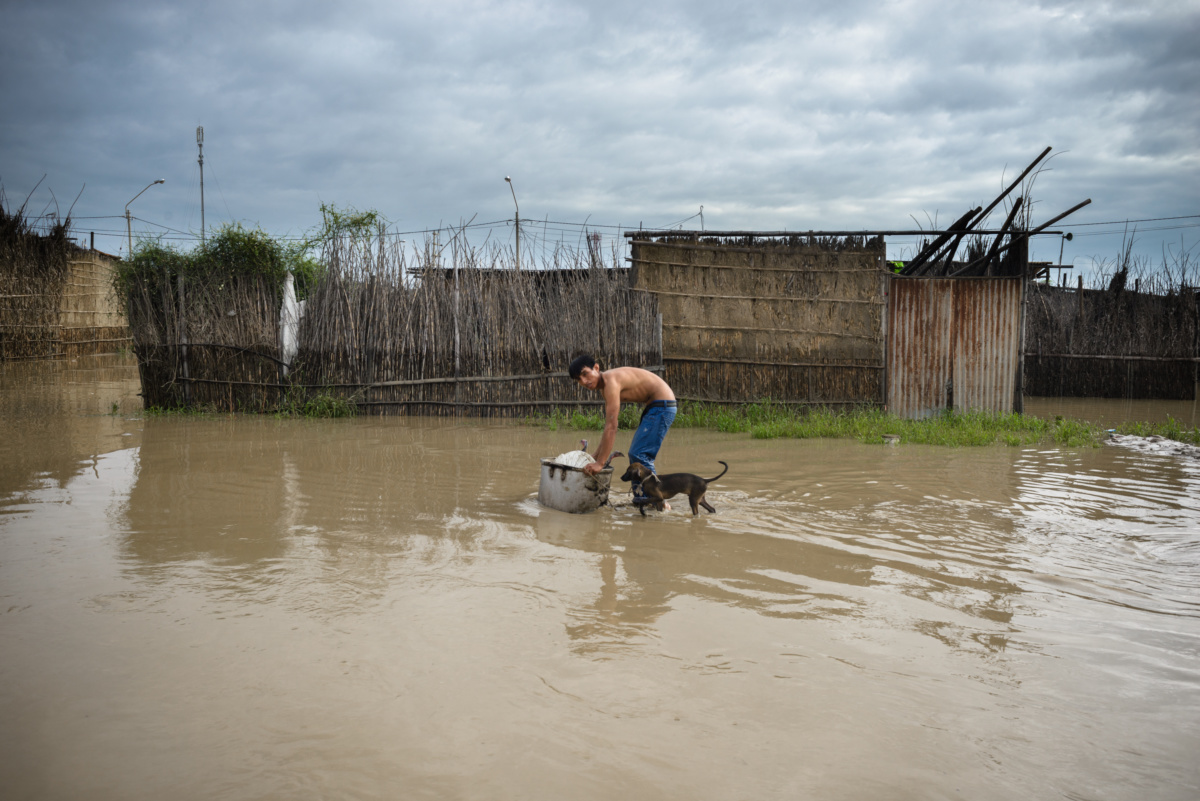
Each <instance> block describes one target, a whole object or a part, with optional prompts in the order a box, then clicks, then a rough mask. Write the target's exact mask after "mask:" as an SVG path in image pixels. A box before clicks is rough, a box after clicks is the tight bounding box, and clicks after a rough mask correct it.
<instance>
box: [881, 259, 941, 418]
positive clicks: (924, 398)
mask: <svg viewBox="0 0 1200 801" xmlns="http://www.w3.org/2000/svg"><path fill="white" fill-rule="evenodd" d="M953 288H954V281H953V280H952V279H938V278H892V279H891V280H890V282H889V286H888V312H887V315H888V317H887V318H888V334H887V396H888V397H887V406H888V409H889V410H890V411H891V412H893V413H894V414H897V415H899V416H900V417H904V418H908V419H921V418H925V417H931V416H933V415H935V414H937V413H938V412H940V411H941V410H943V409H945V408H946V406H947V405H948V404H949V400H950V398H949V393H948V391H947V390H948V387H947V384H948V383H949V381H950V378H951V361H950V354H951V340H950V335H951V323H952V320H953V303H952V301H953Z"/></svg>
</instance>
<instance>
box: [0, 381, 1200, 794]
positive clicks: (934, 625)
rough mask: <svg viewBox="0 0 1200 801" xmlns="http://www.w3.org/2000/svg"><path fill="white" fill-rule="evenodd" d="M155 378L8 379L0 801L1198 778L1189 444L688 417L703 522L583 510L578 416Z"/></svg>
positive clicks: (858, 789) (1048, 789)
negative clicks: (407, 410) (390, 405)
mask: <svg viewBox="0 0 1200 801" xmlns="http://www.w3.org/2000/svg"><path fill="white" fill-rule="evenodd" d="M136 393H137V382H136V371H135V370H134V369H133V368H132V367H131V366H129V364H128V363H104V362H101V361H93V362H87V363H82V362H81V363H80V364H79V365H77V366H74V367H63V366H49V367H30V366H18V367H11V366H10V367H0V413H2V415H3V418H2V419H3V427H4V428H3V436H2V438H0V439H2V444H0V643H2V652H0V787H3V788H4V791H3V793H0V795H2V796H3V797H4V798H6V799H7V798H22V799H23V798H35V799H41V798H63V799H68V798H69V799H75V798H88V799H160V798H164V797H182V798H214V797H221V798H235V799H237V798H246V799H268V798H281V799H282V798H287V799H291V798H314V797H327V798H421V797H428V798H454V799H460V798H461V799H496V798H530V799H563V798H572V799H575V798H579V799H593V798H595V799H601V798H604V799H607V798H622V799H624V798H646V799H664V798H668V799H710V798H711V799H735V798H746V799H760V798H788V799H793V798H822V799H841V798H845V799H859V798H887V799H891V798H913V799H928V798H969V799H981V798H982V799H992V798H994V799H1011V798H1071V799H1142V798H1156V799H1193V798H1196V797H1197V795H1198V794H1200V767H1198V766H1197V759H1196V754H1197V753H1198V752H1200V661H1198V660H1197V656H1198V653H1197V652H1198V650H1200V593H1198V590H1200V465H1198V464H1197V462H1195V461H1183V460H1180V459H1178V458H1163V457H1154V456H1148V455H1145V454H1141V453H1136V452H1128V451H1124V450H1122V449H1119V448H1116V447H1111V446H1110V447H1104V448H1100V449H1088V450H1058V449H1026V450H1018V449H1006V448H984V449H970V450H968V449H959V450H951V449H936V448H925V447H916V446H906V445H901V446H899V447H896V448H885V447H883V446H866V445H861V444H858V443H853V442H843V441H799V442H796V441H767V442H756V441H752V440H750V439H748V438H746V437H744V436H734V435H724V434H719V433H714V432H693V431H685V430H679V431H674V432H672V433H671V435H670V437H669V438H668V441H667V447H666V448H665V449H664V452H663V455H662V457H661V460H660V466H661V467H663V468H664V469H668V470H670V469H693V470H695V471H697V472H700V473H701V474H703V475H712V474H715V473H716V472H718V470H719V469H720V468H719V466H718V465H717V464H716V460H717V459H724V460H726V461H728V462H729V464H730V471H729V474H728V475H727V476H726V478H724V479H722V481H721V482H720V483H719V484H717V485H715V487H714V489H713V490H712V491H711V492H710V494H709V498H710V500H711V501H712V503H713V504H714V505H715V506H716V507H717V510H718V513H717V514H716V515H712V516H707V515H706V516H703V517H701V518H699V519H696V520H693V519H692V518H691V516H690V513H686V512H679V511H676V512H672V513H670V514H667V515H662V516H650V517H647V518H642V517H640V516H638V515H637V514H636V513H635V512H633V511H632V510H631V509H629V508H628V507H623V506H619V507H617V508H609V509H602V510H600V511H599V512H597V513H594V514H590V515H583V516H569V515H565V514H561V513H558V512H553V511H548V510H544V509H540V508H539V507H538V505H537V502H536V491H537V480H538V458H539V457H541V456H548V455H554V454H557V453H560V452H562V451H563V450H566V449H568V448H570V447H571V446H572V445H573V443H574V442H576V441H577V439H578V437H577V435H576V434H575V433H574V432H570V431H558V432H552V431H546V430H543V429H538V428H529V427H522V426H519V425H515V424H489V423H480V422H452V421H435V420H424V419H399V418H389V419H382V420H381V419H356V420H342V421H290V420H287V421H280V420H274V419H268V418H256V417H246V418H217V419H163V418H150V419H138V418H136V417H132V416H129V415H131V413H132V412H133V411H134V410H135V409H136V408H137V405H138V399H137V397H136ZM114 401H116V402H117V403H118V407H119V410H120V411H122V412H124V413H125V416H113V415H111V414H109V412H110V411H111V405H112V402H114ZM623 436H624V435H623ZM617 497H618V498H619V497H620V496H617ZM680 506H685V504H680Z"/></svg>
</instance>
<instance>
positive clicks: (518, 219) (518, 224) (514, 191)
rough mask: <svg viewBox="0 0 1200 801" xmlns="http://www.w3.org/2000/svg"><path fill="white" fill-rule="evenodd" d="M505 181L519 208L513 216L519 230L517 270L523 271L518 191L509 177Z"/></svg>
mask: <svg viewBox="0 0 1200 801" xmlns="http://www.w3.org/2000/svg"><path fill="white" fill-rule="evenodd" d="M504 180H505V181H507V182H508V190H509V191H510V192H512V196H513V205H514V206H516V207H517V213H516V214H515V215H513V226H514V227H515V228H516V230H517V269H518V270H520V269H521V206H520V204H518V203H517V190H515V189H513V185H512V178H510V177H508V176H507V175H506V176H504Z"/></svg>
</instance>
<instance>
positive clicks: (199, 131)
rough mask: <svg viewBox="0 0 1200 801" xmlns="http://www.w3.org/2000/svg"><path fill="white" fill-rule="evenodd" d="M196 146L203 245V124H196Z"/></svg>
mask: <svg viewBox="0 0 1200 801" xmlns="http://www.w3.org/2000/svg"><path fill="white" fill-rule="evenodd" d="M196 146H197V147H199V148H200V245H201V247H203V246H204V126H203V125H198V126H196Z"/></svg>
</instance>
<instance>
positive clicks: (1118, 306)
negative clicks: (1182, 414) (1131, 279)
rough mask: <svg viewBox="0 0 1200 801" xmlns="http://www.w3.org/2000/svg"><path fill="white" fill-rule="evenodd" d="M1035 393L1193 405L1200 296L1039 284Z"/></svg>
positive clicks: (1030, 374) (1199, 359)
mask: <svg viewBox="0 0 1200 801" xmlns="http://www.w3.org/2000/svg"><path fill="white" fill-rule="evenodd" d="M1025 348H1026V355H1025V392H1026V394H1028V395H1040V396H1068V397H1093V398H1158V399H1164V400H1192V399H1194V398H1195V397H1196V386H1197V381H1198V380H1200V376H1198V373H1197V367H1198V365H1200V293H1197V291H1196V290H1195V289H1192V288H1188V287H1182V288H1180V287H1176V288H1175V290H1174V291H1170V292H1169V293H1168V294H1163V295H1155V294H1149V293H1144V292H1133V291H1129V290H1128V289H1126V288H1125V287H1124V286H1113V287H1112V288H1111V289H1083V288H1074V289H1064V288H1061V287H1055V286H1048V285H1045V284H1031V285H1030V294H1029V299H1028V307H1027V317H1026V334H1025Z"/></svg>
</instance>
